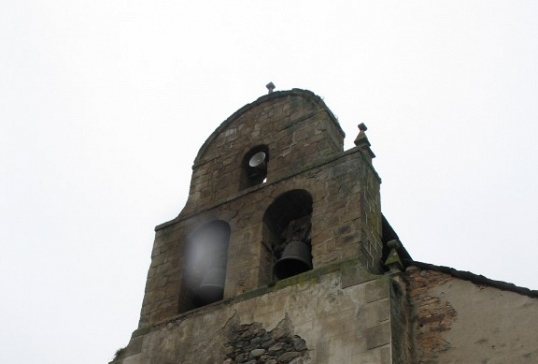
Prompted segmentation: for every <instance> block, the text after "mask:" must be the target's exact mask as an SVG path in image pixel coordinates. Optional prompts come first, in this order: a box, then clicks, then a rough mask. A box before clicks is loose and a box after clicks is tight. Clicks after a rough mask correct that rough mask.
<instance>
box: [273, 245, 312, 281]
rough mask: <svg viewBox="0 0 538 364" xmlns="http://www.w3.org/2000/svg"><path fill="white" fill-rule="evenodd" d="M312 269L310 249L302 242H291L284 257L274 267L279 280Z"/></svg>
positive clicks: (283, 254)
mask: <svg viewBox="0 0 538 364" xmlns="http://www.w3.org/2000/svg"><path fill="white" fill-rule="evenodd" d="M311 269H312V255H311V254H310V248H309V247H308V245H306V243H303V242H302V241H298V240H294V241H291V242H290V243H289V244H288V245H286V247H285V248H284V251H283V252H282V257H281V258H280V259H279V260H278V261H277V262H276V263H275V265H274V266H273V274H274V275H275V276H276V277H277V278H278V279H285V278H289V277H293V276H295V275H297V274H300V273H303V272H306V271H308V270H311Z"/></svg>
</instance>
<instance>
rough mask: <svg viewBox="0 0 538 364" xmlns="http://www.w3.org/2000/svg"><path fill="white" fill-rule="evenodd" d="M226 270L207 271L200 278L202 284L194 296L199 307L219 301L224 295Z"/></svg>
mask: <svg viewBox="0 0 538 364" xmlns="http://www.w3.org/2000/svg"><path fill="white" fill-rule="evenodd" d="M225 280H226V270H225V269H222V268H211V269H209V270H208V271H207V272H206V273H205V274H204V277H203V278H202V283H200V286H199V287H198V289H197V290H196V296H197V299H198V302H199V304H200V305H201V306H203V305H208V304H210V303H213V302H217V301H220V300H221V299H222V296H223V294H224V281H225Z"/></svg>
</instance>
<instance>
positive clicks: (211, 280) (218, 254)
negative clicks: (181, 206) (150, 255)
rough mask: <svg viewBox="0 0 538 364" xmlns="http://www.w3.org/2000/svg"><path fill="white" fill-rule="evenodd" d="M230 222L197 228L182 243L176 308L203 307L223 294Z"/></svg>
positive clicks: (184, 309)
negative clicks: (178, 293)
mask: <svg viewBox="0 0 538 364" xmlns="http://www.w3.org/2000/svg"><path fill="white" fill-rule="evenodd" d="M229 240H230V226H229V225H228V224H227V223H226V222H224V221H221V220H217V221H213V222H210V223H208V224H205V225H204V226H202V227H201V228H199V229H198V230H197V231H196V232H195V233H194V234H192V235H191V236H190V238H189V239H188V241H187V245H186V247H185V254H184V268H183V284H182V289H181V292H180V297H179V312H180V313H181V312H185V311H188V310H191V309H193V308H197V307H202V306H205V305H208V304H210V303H213V302H216V301H220V300H222V298H223V293H224V282H225V280H226V265H227V261H228V243H229Z"/></svg>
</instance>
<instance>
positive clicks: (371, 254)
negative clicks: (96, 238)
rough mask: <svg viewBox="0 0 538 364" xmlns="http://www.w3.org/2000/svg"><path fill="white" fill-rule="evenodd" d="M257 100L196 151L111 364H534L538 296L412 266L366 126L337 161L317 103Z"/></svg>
mask: <svg viewBox="0 0 538 364" xmlns="http://www.w3.org/2000/svg"><path fill="white" fill-rule="evenodd" d="M268 88H269V93H268V94H267V95H264V96H262V97H260V98H258V99H257V100H255V101H254V102H252V103H250V104H247V105H245V106H243V107H242V108H240V109H239V110H237V111H236V112H235V113H234V114H233V115H231V116H230V117H229V118H228V119H226V120H225V121H224V122H223V123H222V124H221V125H220V126H219V127H218V128H217V129H216V130H215V131H214V132H213V133H212V134H211V135H210V136H209V138H208V139H207V140H206V142H205V143H204V144H203V145H202V146H201V148H200V150H199V152H198V155H197V156H196V159H195V160H194V165H193V170H192V179H191V185H190V190H189V192H188V193H189V195H188V201H187V203H186V205H185V207H184V208H183V210H182V211H181V212H180V214H179V215H178V216H177V217H176V218H175V219H173V220H171V221H168V222H165V223H163V224H161V225H159V226H157V227H156V228H155V231H156V237H155V242H154V245H153V250H152V253H151V265H150V267H149V272H148V276H147V282H146V289H145V296H144V301H143V304H142V309H141V314H140V321H139V324H138V328H137V329H136V330H135V331H134V332H133V334H132V337H131V338H130V341H129V343H128V345H127V346H126V347H125V348H124V349H122V350H120V351H118V353H117V355H116V358H115V359H114V360H113V362H112V363H114V364H172V363H173V364H241V363H244V364H284V363H289V364H351V363H356V364H367V363H368V364H377V363H383V364H388V363H429V364H430V363H477V364H478V363H538V345H537V343H538V329H537V326H538V291H531V290H529V289H526V288H521V287H517V286H514V285H511V284H507V283H503V282H498V281H493V280H490V279H487V278H485V277H483V276H480V275H475V274H472V273H469V272H462V271H457V270H455V269H452V268H447V267H439V266H434V265H430V264H426V263H421V262H416V261H414V260H413V259H412V258H411V256H410V255H409V253H408V252H407V251H406V249H405V247H404V246H403V245H402V243H401V241H400V240H399V238H398V235H397V234H396V232H395V231H394V230H393V229H392V227H391V225H390V224H389V222H388V220H387V219H386V218H385V216H384V215H383V212H382V208H381V203H380V184H381V179H380V177H379V175H378V174H377V172H376V170H375V169H374V166H373V164H372V159H373V158H374V157H375V155H374V153H373V152H372V150H371V145H370V142H369V140H368V138H367V136H366V130H367V128H366V126H365V125H364V124H361V125H359V131H358V135H357V136H356V139H355V147H353V148H351V149H349V150H344V136H345V135H344V132H343V131H342V129H341V128H340V125H339V124H338V121H337V119H336V118H335V116H334V115H333V113H332V112H331V110H329V108H328V107H327V106H326V105H325V103H324V102H323V100H322V99H321V98H320V97H318V96H316V95H315V94H313V93H312V92H310V91H306V90H300V89H293V90H290V91H275V92H273V88H274V86H273V85H272V84H269V85H268Z"/></svg>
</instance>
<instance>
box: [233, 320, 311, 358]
mask: <svg viewBox="0 0 538 364" xmlns="http://www.w3.org/2000/svg"><path fill="white" fill-rule="evenodd" d="M286 331H287V330H283V329H281V328H279V327H277V328H275V329H274V330H272V331H269V332H267V331H266V330H265V329H263V328H261V327H260V325H257V324H249V325H241V326H240V328H238V329H237V330H234V332H233V334H232V335H231V338H230V342H229V343H228V344H227V345H226V348H225V349H226V355H227V357H228V359H227V360H226V361H225V362H224V363H225V364H287V363H289V364H303V363H306V362H305V361H304V359H306V358H307V355H306V354H307V351H308V348H307V347H306V342H305V341H304V340H303V339H301V337H299V336H297V335H290V334H289V333H288V332H286Z"/></svg>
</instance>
